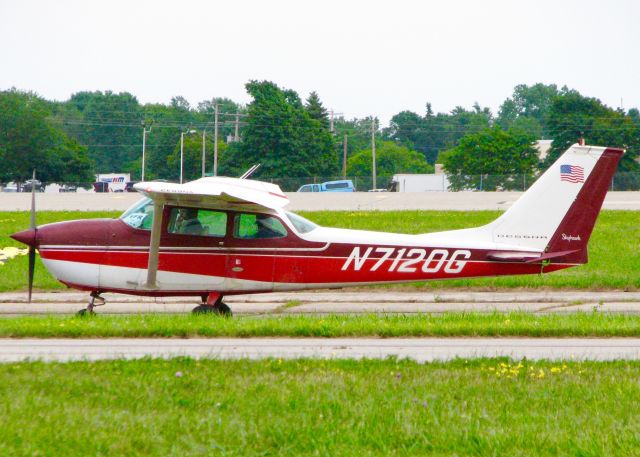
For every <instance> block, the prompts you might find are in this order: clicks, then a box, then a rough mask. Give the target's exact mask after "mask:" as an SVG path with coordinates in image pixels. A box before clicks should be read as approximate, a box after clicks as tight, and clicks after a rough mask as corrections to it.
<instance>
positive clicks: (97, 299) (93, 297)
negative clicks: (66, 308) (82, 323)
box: [76, 290, 106, 316]
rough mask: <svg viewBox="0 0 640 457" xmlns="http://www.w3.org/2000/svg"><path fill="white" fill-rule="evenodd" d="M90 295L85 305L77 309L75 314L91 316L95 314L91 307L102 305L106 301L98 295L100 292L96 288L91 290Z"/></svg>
mask: <svg viewBox="0 0 640 457" xmlns="http://www.w3.org/2000/svg"><path fill="white" fill-rule="evenodd" d="M90 297H91V298H89V304H88V305H87V307H86V308H84V309H81V310H80V311H78V312H77V313H76V315H77V316H93V315H94V314H95V312H94V311H93V308H95V307H96V306H103V305H104V304H105V303H106V300H105V299H104V298H102V297H101V296H100V292H99V291H97V290H94V291H93V292H91V295H90ZM96 302H97V303H96Z"/></svg>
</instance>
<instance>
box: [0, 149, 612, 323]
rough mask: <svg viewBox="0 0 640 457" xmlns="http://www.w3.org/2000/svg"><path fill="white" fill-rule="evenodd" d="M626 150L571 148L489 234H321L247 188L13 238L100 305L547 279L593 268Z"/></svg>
mask: <svg viewBox="0 0 640 457" xmlns="http://www.w3.org/2000/svg"><path fill="white" fill-rule="evenodd" d="M623 153H624V150H622V149H614V148H604V147H595V146H584V145H580V144H575V145H573V146H571V147H570V148H569V149H568V150H567V151H566V152H565V153H564V154H563V155H562V156H561V157H560V158H559V159H558V160H557V161H556V162H555V163H554V164H553V165H552V166H551V167H550V168H549V169H548V170H546V171H545V172H544V173H543V174H542V175H541V176H540V177H539V179H538V180H537V181H536V182H535V183H534V184H533V186H531V188H530V189H529V190H528V191H527V192H525V193H524V195H522V196H521V197H520V198H519V199H518V200H517V201H516V202H515V203H514V204H513V206H511V208H509V209H508V210H507V211H506V212H505V213H504V214H502V215H501V216H500V217H498V219H496V220H495V221H493V222H491V223H489V224H487V225H485V226H482V227H478V228H471V229H463V230H454V231H447V232H440V233H427V234H420V235H402V234H395V233H381V232H372V231H362V230H346V229H337V228H326V227H320V226H317V225H316V224H314V223H312V222H310V221H308V220H306V219H304V218H302V217H300V216H298V215H296V214H294V213H291V212H287V211H285V210H284V207H285V206H286V205H287V203H288V201H289V200H288V198H287V197H286V195H284V194H283V192H282V191H281V190H280V188H279V187H278V186H277V185H274V184H269V183H265V182H260V181H255V180H250V179H242V178H222V177H218V178H202V179H198V180H196V181H192V182H188V183H186V184H172V183H164V182H141V183H138V184H136V185H135V186H134V187H135V189H136V190H137V191H138V192H140V193H141V194H143V195H144V196H145V198H143V199H142V200H141V201H139V202H138V203H136V204H135V205H133V206H132V207H131V208H129V209H128V210H127V211H126V212H125V213H124V214H122V216H120V218H118V219H90V220H77V221H68V222H58V223H54V224H47V225H43V226H40V227H37V226H36V224H35V209H34V208H35V206H34V205H35V203H34V200H32V219H31V228H30V229H28V230H25V231H22V232H20V233H16V234H14V235H12V237H13V238H14V239H16V240H18V241H20V242H22V243H25V244H27V245H28V246H29V300H30V299H31V289H32V285H33V268H34V261H35V250H36V249H38V251H39V253H40V257H41V258H42V261H43V262H44V265H45V267H46V268H47V269H48V270H49V271H50V272H51V273H52V274H53V275H54V276H55V277H56V278H57V279H58V280H59V281H61V282H62V283H64V284H66V285H67V286H69V287H73V288H76V289H80V290H85V291H88V292H90V301H89V304H88V306H87V308H86V309H83V310H81V311H80V313H84V314H86V313H93V312H94V307H95V306H98V305H101V304H104V299H103V298H102V297H101V294H102V293H104V292H119V293H126V294H135V295H144V296H197V297H200V298H201V304H200V305H199V306H197V307H196V308H194V312H215V313H219V314H230V309H229V307H228V306H227V305H226V304H225V303H224V302H223V301H222V299H223V297H224V296H226V295H234V294H249V293H263V292H272V291H294V290H302V289H318V288H340V287H347V286H362V285H367V284H380V283H402V282H410V281H426V280H435V279H451V278H469V277H481V276H499V275H521V274H536V273H547V272H552V271H556V270H561V269H564V268H568V267H572V266H575V265H580V264H584V263H586V262H587V242H588V241H589V237H590V235H591V232H592V230H593V227H594V224H595V221H596V218H597V216H598V213H599V212H600V208H601V206H602V202H603V200H604V197H605V194H606V192H607V189H608V187H609V185H610V183H611V179H612V176H613V174H614V172H615V170H616V166H617V164H618V161H619V160H620V158H621V156H622V154H623Z"/></svg>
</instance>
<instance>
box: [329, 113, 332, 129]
mask: <svg viewBox="0 0 640 457" xmlns="http://www.w3.org/2000/svg"><path fill="white" fill-rule="evenodd" d="M329 113H330V114H331V115H330V116H329V131H330V132H331V133H333V110H331V111H329Z"/></svg>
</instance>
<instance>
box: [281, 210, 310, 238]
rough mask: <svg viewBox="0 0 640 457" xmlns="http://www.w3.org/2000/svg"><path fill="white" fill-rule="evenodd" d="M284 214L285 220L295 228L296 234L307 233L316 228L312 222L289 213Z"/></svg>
mask: <svg viewBox="0 0 640 457" xmlns="http://www.w3.org/2000/svg"><path fill="white" fill-rule="evenodd" d="M285 214H286V215H287V218H288V219H289V220H290V221H291V223H292V224H293V226H294V227H295V228H296V230H297V231H298V233H308V232H310V231H311V230H314V229H315V228H317V227H318V226H317V225H316V224H314V223H313V222H311V221H308V220H306V219H305V218H304V217H302V216H298V215H297V214H294V213H289V212H287V213H285Z"/></svg>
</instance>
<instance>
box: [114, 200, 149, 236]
mask: <svg viewBox="0 0 640 457" xmlns="http://www.w3.org/2000/svg"><path fill="white" fill-rule="evenodd" d="M120 219H121V220H122V221H123V222H124V223H125V224H127V225H128V226H130V227H133V228H135V229H140V230H151V226H152V225H153V200H151V199H150V198H144V199H142V200H140V201H139V202H138V203H136V204H135V205H133V206H132V207H131V208H129V209H128V210H126V211H125V212H124V214H123V215H122V216H120Z"/></svg>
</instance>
